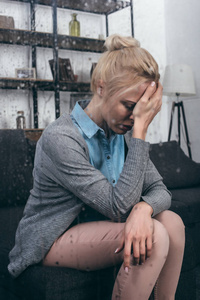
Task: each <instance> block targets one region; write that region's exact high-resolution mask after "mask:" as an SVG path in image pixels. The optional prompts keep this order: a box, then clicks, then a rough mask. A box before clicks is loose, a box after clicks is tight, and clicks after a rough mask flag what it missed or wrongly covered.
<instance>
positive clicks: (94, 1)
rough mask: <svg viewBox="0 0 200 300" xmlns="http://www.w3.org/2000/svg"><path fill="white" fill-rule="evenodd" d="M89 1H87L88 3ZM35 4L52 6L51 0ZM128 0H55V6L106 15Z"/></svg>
mask: <svg viewBox="0 0 200 300" xmlns="http://www.w3.org/2000/svg"><path fill="white" fill-rule="evenodd" d="M12 1H15V2H25V3H30V2H31V0H12ZM88 2H89V3H88ZM34 3H35V4H40V5H48V6H52V0H35V1H34ZM130 5H131V4H130V1H117V0H114V1H113V0H88V1H85V0H79V1H77V0H57V7H59V8H65V9H70V10H78V11H84V12H89V13H96V14H105V15H108V14H110V13H113V12H115V11H118V10H120V9H123V8H125V7H129V6H130Z"/></svg>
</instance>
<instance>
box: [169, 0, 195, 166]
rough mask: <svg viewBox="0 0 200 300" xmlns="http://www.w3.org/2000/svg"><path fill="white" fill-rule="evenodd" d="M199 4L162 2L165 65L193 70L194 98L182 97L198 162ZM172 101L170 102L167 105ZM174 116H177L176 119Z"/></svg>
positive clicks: (184, 0)
mask: <svg viewBox="0 0 200 300" xmlns="http://www.w3.org/2000/svg"><path fill="white" fill-rule="evenodd" d="M199 12H200V1H199V0H176V1H172V0H165V28H166V45H167V48H166V50H167V64H174V63H184V64H188V65H190V66H191V67H192V69H193V73H194V78H195V85H196V96H194V97H189V98H181V100H183V103H184V108H185V114H186V120H187V127H188V132H189V139H190V143H191V151H192V158H193V159H194V160H195V161H198V162H200V134H199V128H200V85H199V82H200V72H199V70H200V58H199V56H200V55H199V51H200V34H199V28H200V18H199ZM173 100H175V99H173V98H172V99H170V102H171V101H173ZM175 117H176V116H175ZM176 124H177V122H176V118H175V119H174V124H173V132H172V134H173V135H172V138H173V137H174V138H176V136H177V126H176ZM181 140H182V143H181V145H182V148H183V149H184V151H185V153H186V154H188V152H187V147H186V143H185V134H184V131H183V126H182V132H181Z"/></svg>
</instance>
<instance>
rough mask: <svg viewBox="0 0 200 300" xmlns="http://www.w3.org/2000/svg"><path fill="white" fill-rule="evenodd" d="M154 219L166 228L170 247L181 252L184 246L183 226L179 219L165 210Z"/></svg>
mask: <svg viewBox="0 0 200 300" xmlns="http://www.w3.org/2000/svg"><path fill="white" fill-rule="evenodd" d="M155 218H156V220H158V221H159V222H160V223H162V224H163V225H164V227H165V228H166V230H167V232H168V235H169V238H170V245H171V246H174V247H175V248H176V249H181V251H183V249H184V245H185V226H184V223H183V221H182V219H181V217H180V216H179V215H177V214H176V213H174V212H172V211H169V210H166V211H163V212H162V213H160V214H158V215H157V216H156V217H155ZM171 246H170V247H171Z"/></svg>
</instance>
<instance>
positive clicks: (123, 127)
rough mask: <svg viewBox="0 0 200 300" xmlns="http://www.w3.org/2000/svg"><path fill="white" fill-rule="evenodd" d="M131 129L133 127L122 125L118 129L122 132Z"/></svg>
mask: <svg viewBox="0 0 200 300" xmlns="http://www.w3.org/2000/svg"><path fill="white" fill-rule="evenodd" d="M132 127H133V126H130V125H124V124H122V125H120V128H121V129H122V130H125V131H129V130H131V129H132Z"/></svg>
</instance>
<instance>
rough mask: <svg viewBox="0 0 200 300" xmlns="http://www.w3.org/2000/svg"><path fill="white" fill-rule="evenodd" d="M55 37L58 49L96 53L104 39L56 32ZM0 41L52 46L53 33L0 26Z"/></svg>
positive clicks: (101, 46) (100, 49) (101, 50)
mask: <svg viewBox="0 0 200 300" xmlns="http://www.w3.org/2000/svg"><path fill="white" fill-rule="evenodd" d="M57 37H58V47H59V49H65V50H74V51H84V52H97V53H101V52H103V44H104V40H98V39H88V38H81V37H73V36H69V35H61V34H58V36H57ZM0 43H4V44H9V45H21V46H31V45H33V46H37V47H48V48H53V34H52V33H45V32H38V31H30V30H19V29H3V28H0Z"/></svg>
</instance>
